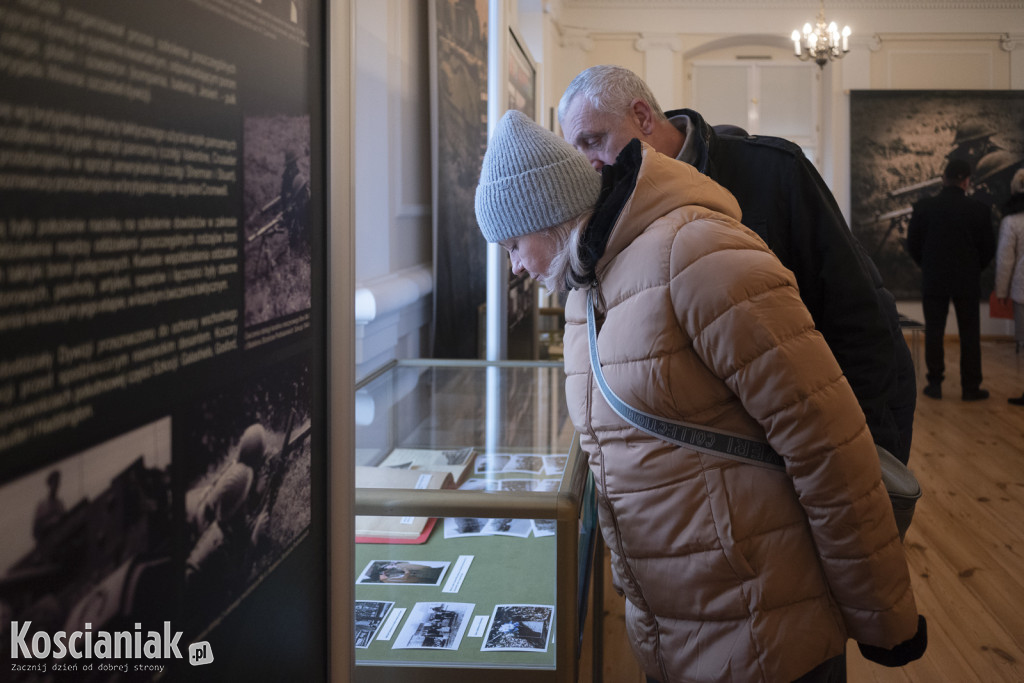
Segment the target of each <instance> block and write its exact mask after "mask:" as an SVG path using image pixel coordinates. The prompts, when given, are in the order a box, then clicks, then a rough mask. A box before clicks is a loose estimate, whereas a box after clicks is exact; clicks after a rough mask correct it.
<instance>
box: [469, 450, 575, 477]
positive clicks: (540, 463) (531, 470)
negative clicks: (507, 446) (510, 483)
mask: <svg viewBox="0 0 1024 683" xmlns="http://www.w3.org/2000/svg"><path fill="white" fill-rule="evenodd" d="M548 457H552V456H544V455H532V454H530V453H483V454H481V455H479V456H477V459H476V462H475V463H474V465H473V471H474V472H475V473H477V474H483V473H484V472H524V473H528V474H540V473H542V472H547V471H548V469H547V467H548V466H547V464H546V462H547V461H546V460H545V458H548ZM551 465H552V466H553V467H557V462H552V463H551ZM562 469H563V470H564V469H565V464H564V463H563V464H562ZM552 473H553V472H552Z"/></svg>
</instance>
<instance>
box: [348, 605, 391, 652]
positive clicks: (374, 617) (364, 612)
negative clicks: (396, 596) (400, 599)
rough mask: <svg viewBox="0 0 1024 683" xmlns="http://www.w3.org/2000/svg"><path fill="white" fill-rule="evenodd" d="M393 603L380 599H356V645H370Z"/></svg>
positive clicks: (365, 646) (364, 646)
mask: <svg viewBox="0 0 1024 683" xmlns="http://www.w3.org/2000/svg"><path fill="white" fill-rule="evenodd" d="M394 605H395V603H393V602H385V601H382V600H356V610H355V611H356V628H355V638H356V647H359V648H367V647H370V642H371V641H372V640H373V639H374V638H376V637H377V633H378V632H379V631H380V627H381V626H382V625H383V624H384V620H385V619H386V618H387V616H388V613H389V612H390V611H391V608H392V607H394Z"/></svg>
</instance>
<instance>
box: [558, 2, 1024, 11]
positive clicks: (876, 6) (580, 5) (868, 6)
mask: <svg viewBox="0 0 1024 683" xmlns="http://www.w3.org/2000/svg"><path fill="white" fill-rule="evenodd" d="M825 4H826V9H849V10H971V9H979V10H1005V9H1020V10H1021V11H1024V0H829V2H827V3H825ZM561 5H562V7H564V8H566V9H573V10H585V9H634V10H635V9H748V10H750V9H810V10H815V9H817V8H818V6H819V3H818V2H815V0H561Z"/></svg>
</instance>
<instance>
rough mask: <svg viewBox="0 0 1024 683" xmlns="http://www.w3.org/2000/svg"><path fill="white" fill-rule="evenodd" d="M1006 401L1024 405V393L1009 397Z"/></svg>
mask: <svg viewBox="0 0 1024 683" xmlns="http://www.w3.org/2000/svg"><path fill="white" fill-rule="evenodd" d="M1006 402H1007V403H1010V404H1012V405H1015V406H1024V394H1021V396H1020V398H1008V399H1006Z"/></svg>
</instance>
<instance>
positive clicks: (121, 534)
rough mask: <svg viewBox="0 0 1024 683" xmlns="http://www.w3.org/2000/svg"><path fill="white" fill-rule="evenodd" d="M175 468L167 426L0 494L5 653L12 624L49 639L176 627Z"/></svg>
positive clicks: (0, 627) (162, 423) (0, 629)
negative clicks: (167, 624)
mask: <svg viewBox="0 0 1024 683" xmlns="http://www.w3.org/2000/svg"><path fill="white" fill-rule="evenodd" d="M170 464H171V426H170V419H169V418H164V419H161V420H158V421H156V422H153V423H151V424H148V425H146V426H143V427H140V428H138V429H135V430H133V431H131V432H127V433H125V434H122V435H121V436H118V437H115V438H113V439H110V440H109V441H106V442H104V443H101V444H99V445H97V446H95V447H93V448H90V449H88V450H85V451H82V452H80V453H78V454H76V455H73V456H71V457H68V458H65V459H63V460H61V461H60V462H58V463H55V464H53V465H51V466H49V467H46V468H43V469H41V470H38V471H36V472H34V473H32V474H30V475H28V476H25V477H22V478H21V479H18V480H15V481H13V482H11V483H9V484H6V485H4V486H3V487H0V500H2V501H3V514H2V515H0V538H3V539H4V543H3V544H2V545H0V617H2V618H0V652H4V651H6V650H7V645H8V644H9V643H11V642H12V640H11V634H10V633H9V629H10V627H11V622H12V621H17V622H19V623H21V624H24V623H26V622H31V623H32V627H31V632H32V633H35V632H38V631H45V632H48V633H50V634H53V633H57V632H59V631H65V632H68V633H70V632H72V631H82V630H84V629H85V628H86V624H91V626H90V628H92V629H93V630H94V631H108V632H114V631H122V630H133V629H134V628H135V624H136V623H143V624H145V625H147V626H148V625H153V626H154V627H156V626H159V625H162V623H163V622H164V620H168V619H169V620H171V621H172V623H173V620H174V616H175V613H176V612H175V603H174V599H175V589H174V586H175V575H174V572H173V568H172V567H173V565H172V559H171V558H172V549H171V533H170V529H171V483H170V475H169V467H170ZM8 654H11V653H8ZM4 659H5V661H6V658H4ZM26 676H31V674H26ZM4 680H14V681H18V680H36V679H35V678H19V677H18V675H16V674H12V677H11V678H9V679H8V678H4Z"/></svg>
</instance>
